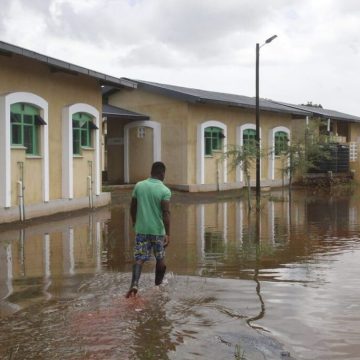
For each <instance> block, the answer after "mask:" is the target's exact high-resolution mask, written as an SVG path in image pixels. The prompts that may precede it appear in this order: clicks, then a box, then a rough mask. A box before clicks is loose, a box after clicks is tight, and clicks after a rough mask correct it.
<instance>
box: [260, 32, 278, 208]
mask: <svg viewBox="0 0 360 360" xmlns="http://www.w3.org/2000/svg"><path fill="white" fill-rule="evenodd" d="M276 37H277V35H273V36H272V37H270V38H268V39H267V40H266V41H265V42H264V44H262V45H259V43H257V44H256V76H255V78H256V80H255V81H256V82H255V88H256V102H255V108H256V111H255V113H256V123H255V129H256V133H255V142H256V209H257V210H259V208H260V100H259V56H260V48H261V47H263V46H264V45H266V44H269V43H271V42H272V41H273V40H274V39H275V38H276Z"/></svg>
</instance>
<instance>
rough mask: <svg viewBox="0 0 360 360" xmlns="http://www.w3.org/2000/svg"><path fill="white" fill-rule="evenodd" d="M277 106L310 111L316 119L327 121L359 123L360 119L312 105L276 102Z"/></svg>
mask: <svg viewBox="0 0 360 360" xmlns="http://www.w3.org/2000/svg"><path fill="white" fill-rule="evenodd" d="M274 102H276V103H277V104H282V105H285V106H290V107H293V108H296V109H300V110H305V111H309V112H311V113H312V116H315V117H321V118H325V119H334V120H342V121H353V122H359V121H360V117H358V116H355V115H349V114H345V113H342V112H340V111H336V110H330V109H324V108H321V107H318V106H311V105H294V104H288V103H284V102H279V101H274Z"/></svg>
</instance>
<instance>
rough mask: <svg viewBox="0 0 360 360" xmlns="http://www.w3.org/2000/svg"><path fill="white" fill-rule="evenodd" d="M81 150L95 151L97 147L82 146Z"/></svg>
mask: <svg viewBox="0 0 360 360" xmlns="http://www.w3.org/2000/svg"><path fill="white" fill-rule="evenodd" d="M81 150H86V151H94V150H95V149H94V148H93V147H81Z"/></svg>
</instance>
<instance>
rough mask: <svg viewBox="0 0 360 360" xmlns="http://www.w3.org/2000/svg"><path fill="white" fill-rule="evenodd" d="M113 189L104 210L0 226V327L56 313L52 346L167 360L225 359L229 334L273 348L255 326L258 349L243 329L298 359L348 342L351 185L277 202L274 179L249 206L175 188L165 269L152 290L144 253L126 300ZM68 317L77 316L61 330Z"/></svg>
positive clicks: (354, 258)
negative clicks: (132, 299)
mask: <svg viewBox="0 0 360 360" xmlns="http://www.w3.org/2000/svg"><path fill="white" fill-rule="evenodd" d="M117 196H118V195H116V194H115V196H114V198H113V206H112V209H111V213H110V211H109V210H108V209H103V210H101V211H95V212H91V213H90V214H84V215H81V216H78V217H73V218H67V219H64V220H59V221H54V222H52V223H46V224H37V225H34V226H29V227H26V228H20V229H14V230H11V231H10V230H8V231H3V232H0V299H2V300H1V301H0V316H1V317H3V318H5V317H7V318H6V320H7V321H6V322H7V325H5V322H1V321H0V333H1V332H2V331H3V330H6V329H9V328H7V327H6V326H11V319H13V321H14V324H15V325H16V327H17V328H22V333H21V336H22V338H23V337H24V336H25V339H26V340H25V341H26V342H29V343H30V344H31V341H33V340H32V338H31V336H30V335H29V337H26V336H27V335H26V331H25V330H24V329H26V326H27V325H26V324H24V323H23V319H22V317H21V316H22V315H23V314H25V316H30V315H31V316H34V317H35V318H36V317H38V319H39V323H40V322H41V323H42V324H43V325H41V326H40V325H39V326H40V327H39V328H38V332H39V333H42V332H44V331H47V332H48V333H49V334H50V333H52V332H51V330H50V329H48V328H47V325H46V324H50V323H52V324H54V323H55V324H57V328H56V332H57V333H62V334H63V335H62V336H63V340H61V341H60V344H61V346H60V348H62V349H63V351H65V352H67V353H66V354H67V355H66V356H65V355H64V354H62V355H63V356H62V358H64V359H66V358H72V359H74V358H83V356H85V355H84V354H87V355H86V356H93V358H101V353H102V351H105V350H106V354H108V358H116V356H120V355H121V357H122V358H133V359H151V358H156V357H154V356H155V355H154V354H161V356H160V358H162V359H168V358H169V359H172V358H174V359H175V358H177V357H176V356H175V351H176V354H181V357H180V358H196V357H198V358H204V357H209V358H211V356H212V355H214V354H218V355H217V356H220V357H223V358H226V356H228V358H232V357H233V351H234V348H235V345H238V344H239V343H241V346H242V349H245V350H246V353H247V354H248V357H249V358H251V357H250V355H249V354H251V353H254V351H255V352H256V351H258V352H260V353H261V354H265V353H267V352H266V351H268V352H270V353H271V352H272V353H273V354H277V355H276V356H278V355H279V353H280V351H281V349H282V347H281V345H280V344H279V343H276V342H271V341H270V340H269V339H270V338H268V337H266V338H261V343H262V344H266V346H267V349H266V351H265V350H264V349H262V350H259V349H260V347H259V346H258V342H257V341H255V343H256V348H254V342H253V343H251V341H250V340H249V339H250V338H253V337H255V339H259V342H260V338H258V336H260V335H259V332H251V333H248V331H253V329H256V330H260V331H261V334H265V335H266V336H268V335H271V336H275V337H276V338H277V339H278V340H280V342H281V343H283V344H285V346H286V348H287V349H289V350H291V352H292V353H294V355H295V354H296V357H297V358H299V359H314V358H319V359H325V358H326V359H335V358H339V357H338V356H339V353H341V354H342V358H349V359H351V358H356V356H357V355H356V356H355V355H354V354H358V353H360V345H358V344H357V340H356V339H357V338H358V336H359V335H360V326H359V325H358V324H357V325H355V326H354V319H356V311H358V310H359V307H358V305H356V304H357V298H358V297H359V296H360V290H359V289H360V283H359V282H360V280H359V279H360V270H359V269H358V266H357V264H358V261H359V260H360V240H359V235H358V234H359V228H360V218H359V217H360V211H359V210H360V209H359V207H360V203H359V202H358V197H357V196H356V194H355V195H353V196H341V197H339V196H337V197H329V196H327V197H326V196H315V195H313V194H307V193H305V192H294V193H293V194H292V199H291V201H289V199H288V198H287V196H288V195H287V193H286V192H285V193H284V192H281V191H280V192H274V191H273V192H272V193H271V194H269V195H268V196H267V197H266V198H265V199H264V201H263V202H262V209H261V212H260V213H258V216H256V212H249V211H248V206H247V204H246V202H243V201H242V200H241V199H239V198H231V199H204V197H203V196H202V195H191V194H175V196H174V199H173V201H172V209H171V210H172V238H171V245H170V247H169V249H168V251H167V254H166V259H167V264H168V269H169V270H170V271H171V272H172V273H173V274H175V275H174V276H173V277H169V284H168V285H167V286H166V287H165V289H164V290H163V291H160V292H159V293H156V292H154V287H153V280H154V279H153V277H154V275H153V271H154V263H152V262H150V263H148V264H147V265H146V266H145V268H144V272H143V274H144V275H143V276H142V280H141V284H140V286H141V287H142V289H143V290H142V292H141V294H142V298H141V299H142V301H143V303H140V304H132V305H131V304H130V305H129V304H128V303H127V302H126V301H124V300H123V296H122V295H123V294H124V293H125V292H126V289H127V287H128V285H129V278H130V271H131V265H132V250H133V239H134V233H133V229H132V226H131V219H130V213H129V196H128V194H127V195H126V194H125V195H124V196H123V197H122V198H121V201H117V200H118V199H119V198H118V197H117ZM129 306H130V308H129ZM48 307H50V309H48ZM28 308H29V312H26V309H28ZM44 309H47V310H46V311H45V312H44ZM59 309H61V311H60V310H59ZM20 310H22V311H23V312H22V311H20ZM24 311H25V312H24ZM37 311H38V312H37ZM42 313H43V314H42ZM60 313H61V314H63V318H61V317H60V315H59V314H60ZM11 314H13V318H12V317H11V316H10V315H11ZM17 314H19V316H18V317H17ZM44 314H45V315H44ZM55 314H56V316H55ZM354 315H355V316H354ZM64 319H65V320H64ZM68 323H71V324H76V326H75V325H74V326H73V327H71V329H72V331H73V332H70V334H67V332H66V329H68V328H67V325H66V324H68ZM359 323H360V322H359ZM44 324H45V325H44ZM64 324H65V325H64ZM101 324H103V325H104V324H106V328H107V331H105V332H104V331H103V328H101ZM82 325H83V326H82ZM340 325H341V326H340ZM43 326H45V328H43ZM78 326H80V327H81V328H79V327H78ZM104 326H105V325H104ZM85 329H86V330H85ZM344 329H345V330H344ZM81 334H82V335H83V336H81ZM109 334H112V335H111V336H110V335H109ZM19 336H20V333H19ZM54 338H56V335H54ZM70 338H71V339H74V345H73V347H72V348H71V349H72V350H71V351H70V350H69V349H68V348H67V345H66V342H67V341H69V339H70ZM75 339H76V340H75ZM209 339H212V340H209ZM334 339H338V342H334ZM16 341H17V337H16V336H15V335H13V337H12V338H10V337H6V331H5V332H3V335H0V342H1V343H2V344H7V345H6V346H7V349H8V350H9V349H14V346H15V345H14V344H16ZM48 341H49V342H51V341H52V340H51V339H50V335H49V337H48ZM219 344H220V345H221V346H220V347H219ZM251 344H252V345H251ZM29 346H30V345H29ZM33 346H35V344H33ZM54 346H55V343H54ZM56 346H59V341H57V342H56ZM264 346H265V345H264ZM79 347H81V349H79ZM41 348H42V347H41V346H40V345H39V346H38V351H40V354H42V355H44V356H45V355H46V354H47V353H46V351H45V350H41ZM5 349H6V347H5ZM39 349H40V350H39ZM308 349H311V351H309V350H308ZM339 349H341V350H339ZM19 351H20V350H19ZM22 351H24V352H25V348H24V349H23V350H22ZM27 351H29V350H28V349H27ZM6 354H8V351H7V352H6ZM224 354H226V356H225V355H224ZM254 354H255V353H254ZM324 354H325V355H324ZM343 354H346V355H343ZM1 355H3V353H1V350H0V357H1ZM224 356H225V357H224ZM254 356H255V355H254ZM256 356H257V355H256ZM274 356H275V355H274ZM59 357H60V355H59ZM270 358H271V357H270Z"/></svg>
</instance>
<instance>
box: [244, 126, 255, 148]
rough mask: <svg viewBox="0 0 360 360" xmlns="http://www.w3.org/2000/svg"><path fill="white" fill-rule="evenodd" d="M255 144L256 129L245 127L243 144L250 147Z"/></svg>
mask: <svg viewBox="0 0 360 360" xmlns="http://www.w3.org/2000/svg"><path fill="white" fill-rule="evenodd" d="M255 144H256V130H254V129H246V130H244V132H243V146H248V147H252V146H255Z"/></svg>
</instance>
